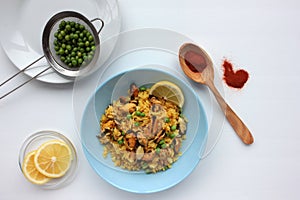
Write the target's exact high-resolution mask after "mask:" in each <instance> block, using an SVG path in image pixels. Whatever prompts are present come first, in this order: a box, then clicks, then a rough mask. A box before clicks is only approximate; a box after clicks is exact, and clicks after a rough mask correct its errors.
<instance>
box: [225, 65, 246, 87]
mask: <svg viewBox="0 0 300 200" xmlns="http://www.w3.org/2000/svg"><path fill="white" fill-rule="evenodd" d="M223 70H224V76H223V79H224V81H225V83H226V84H227V85H228V86H230V87H233V88H238V89H241V88H242V87H243V86H244V85H245V83H246V82H247V80H248V78H249V74H248V72H247V71H245V70H243V69H239V70H237V71H233V65H232V64H231V63H230V62H229V61H228V60H227V59H225V60H224V61H223Z"/></svg>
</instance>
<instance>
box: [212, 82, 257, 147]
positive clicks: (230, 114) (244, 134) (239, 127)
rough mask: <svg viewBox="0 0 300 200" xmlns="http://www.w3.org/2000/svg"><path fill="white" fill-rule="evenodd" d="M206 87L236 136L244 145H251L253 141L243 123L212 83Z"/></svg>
mask: <svg viewBox="0 0 300 200" xmlns="http://www.w3.org/2000/svg"><path fill="white" fill-rule="evenodd" d="M207 86H208V87H209V88H210V90H211V91H212V92H213V94H214V95H215V97H216V99H217V102H218V103H219V105H220V107H221V108H222V111H223V112H224V114H225V116H226V118H227V120H228V121H229V123H230V124H231V126H232V128H233V129H234V130H235V132H236V133H237V135H238V136H239V137H240V138H241V140H242V141H243V142H244V143H245V144H252V143H253V141H254V139H253V136H252V134H251V133H250V130H249V129H248V128H247V126H246V125H245V124H244V122H243V121H242V120H241V119H240V118H239V116H237V114H236V113H235V112H234V111H233V110H232V109H231V108H230V106H229V105H228V104H227V103H226V102H225V100H224V99H223V97H222V96H221V94H220V93H219V91H218V90H217V88H216V87H215V85H214V83H213V81H208V82H207Z"/></svg>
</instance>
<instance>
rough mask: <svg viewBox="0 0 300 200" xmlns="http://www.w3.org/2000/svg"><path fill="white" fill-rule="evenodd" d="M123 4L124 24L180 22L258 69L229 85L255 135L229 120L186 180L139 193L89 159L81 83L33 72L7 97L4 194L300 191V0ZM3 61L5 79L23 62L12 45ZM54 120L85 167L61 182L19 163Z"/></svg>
mask: <svg viewBox="0 0 300 200" xmlns="http://www.w3.org/2000/svg"><path fill="white" fill-rule="evenodd" d="M1 3H4V2H3V1H1ZM5 3H7V2H5ZM119 6H120V12H121V14H122V18H123V27H122V30H132V29H136V28H145V27H155V28H166V29H170V30H173V31H177V32H179V33H182V34H185V35H187V36H188V37H190V38H192V39H193V40H194V41H195V42H196V43H198V44H201V45H203V46H204V47H205V48H206V49H207V51H208V52H209V53H210V54H211V55H212V57H213V59H214V61H215V63H217V65H216V70H219V72H222V70H221V62H222V59H224V57H226V58H229V59H231V60H232V61H233V62H234V63H235V64H236V65H235V66H236V67H238V68H243V69H245V70H247V71H248V72H249V73H250V79H249V81H248V82H247V83H246V85H245V87H244V88H243V89H242V90H234V89H230V88H228V87H227V86H226V85H225V84H224V83H223V87H224V89H225V98H226V100H227V102H228V103H229V104H230V105H231V106H232V107H233V108H234V110H235V111H236V112H237V113H238V114H239V115H240V116H241V118H242V119H243V120H244V121H245V122H246V124H247V125H248V127H249V128H250V129H251V131H252V133H253V135H254V137H255V142H254V144H253V145H251V146H245V145H244V144H243V143H241V142H240V140H239V139H238V137H237V136H236V135H235V133H234V131H233V130H232V128H231V127H230V126H229V124H228V123H227V122H226V123H225V125H224V128H223V132H222V136H221V138H220V140H219V142H218V143H217V145H216V147H215V148H214V150H213V151H212V152H211V153H210V155H209V156H208V157H207V158H205V159H204V160H202V161H201V162H200V164H199V165H198V166H197V168H196V169H195V171H194V172H193V173H192V174H191V175H190V176H189V177H188V178H186V179H185V180H184V181H183V182H181V183H180V184H178V185H176V186H175V187H173V188H171V189H168V190H166V191H163V192H159V193H154V194H147V195H140V194H134V193H129V192H126V191H122V190H119V189H117V188H115V187H113V186H111V185H110V184H108V183H107V182H105V181H104V180H103V179H101V178H100V177H98V175H97V174H96V173H95V172H94V171H93V170H92V168H91V167H90V166H89V164H88V162H87V160H86V159H85V157H84V155H83V152H82V150H81V148H80V142H79V140H78V137H77V136H76V134H75V130H74V123H73V116H72V114H73V112H72V89H73V88H72V85H71V84H67V85H60V86H55V85H50V84H46V83H41V82H39V81H33V82H32V83H31V84H29V85H27V86H26V87H24V88H23V89H21V90H19V91H18V92H16V93H15V94H13V95H11V96H9V97H7V98H6V99H4V100H1V101H0V134H1V140H0V157H1V167H0V199H1V200H10V199H43V200H46V199H89V200H92V199H106V200H109V199H130V200H133V199H151V200H152V199H165V200H167V199H170V200H171V199H172V200H176V199H178V200H179V199H195V200H196V199H197V200H198V199H239V200H241V199H256V200H257V199H289V200H291V199H300V194H299V181H300V156H299V153H300V132H299V127H298V125H299V122H300V121H299V114H300V106H299V102H300V95H299V94H300V93H299V92H300V78H299V74H300V67H299V64H298V63H299V62H300V61H299V57H300V56H299V55H300V2H299V1H297V0H285V1H283V0H281V1H280V0H261V1H238V0H227V1H222V0H212V1H201V0H186V1H179V0H163V1H161V0H151V1H141V0H119ZM0 69H1V73H0V80H4V79H5V78H6V77H8V76H9V75H11V74H13V73H15V72H17V69H16V68H15V67H14V66H13V64H12V63H11V62H10V61H9V59H8V58H7V57H6V55H5V53H4V51H3V49H2V48H0ZM27 79H28V77H27V76H25V75H22V76H20V77H19V78H18V82H21V81H22V80H23V81H24V80H27ZM0 92H4V91H3V90H0ZM45 129H51V130H57V131H59V132H62V133H64V134H65V135H66V136H68V137H69V138H70V139H71V140H72V141H73V142H74V143H75V145H76V146H77V148H78V153H79V160H80V166H79V170H78V175H77V176H76V178H75V180H74V181H73V182H72V183H71V184H69V185H67V186H66V187H63V188H61V189H57V190H42V189H39V188H37V187H34V186H33V185H31V184H30V183H28V182H27V181H26V180H25V178H24V177H23V175H22V173H21V171H20V169H19V166H18V153H19V149H20V147H21V144H22V142H23V141H24V139H25V138H26V137H27V136H28V135H29V134H31V133H33V132H36V131H38V130H45Z"/></svg>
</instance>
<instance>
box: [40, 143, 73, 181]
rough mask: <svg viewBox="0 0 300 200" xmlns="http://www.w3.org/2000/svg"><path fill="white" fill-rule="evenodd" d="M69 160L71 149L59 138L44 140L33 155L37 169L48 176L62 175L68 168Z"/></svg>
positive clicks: (56, 176) (57, 176)
mask: <svg viewBox="0 0 300 200" xmlns="http://www.w3.org/2000/svg"><path fill="white" fill-rule="evenodd" d="M71 161H72V152H71V149H70V148H69V146H68V145H67V144H66V143H65V142H62V141H60V140H50V141H48V142H45V143H44V144H42V145H41V146H40V147H39V148H38V150H37V151H36V155H35V156H34V164H35V167H36V168H37V170H38V171H39V172H40V173H42V174H44V175H45V176H47V177H50V178H59V177H62V176H63V175H64V174H65V173H66V172H67V171H68V169H69V168H70V166H71Z"/></svg>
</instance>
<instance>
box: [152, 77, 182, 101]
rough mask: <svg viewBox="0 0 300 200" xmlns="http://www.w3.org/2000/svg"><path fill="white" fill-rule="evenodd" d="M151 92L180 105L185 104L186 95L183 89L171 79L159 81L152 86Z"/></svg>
mask: <svg viewBox="0 0 300 200" xmlns="http://www.w3.org/2000/svg"><path fill="white" fill-rule="evenodd" d="M149 94H150V95H154V96H156V97H159V98H164V99H166V100H168V101H170V102H173V103H174V104H176V105H177V106H179V107H182V106H183V104H184V96H183V93H182V91H181V89H180V88H179V87H178V86H177V85H175V84H174V83H171V82H169V81H159V82H157V83H155V84H154V85H153V86H152V87H151V89H150V91H149Z"/></svg>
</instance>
